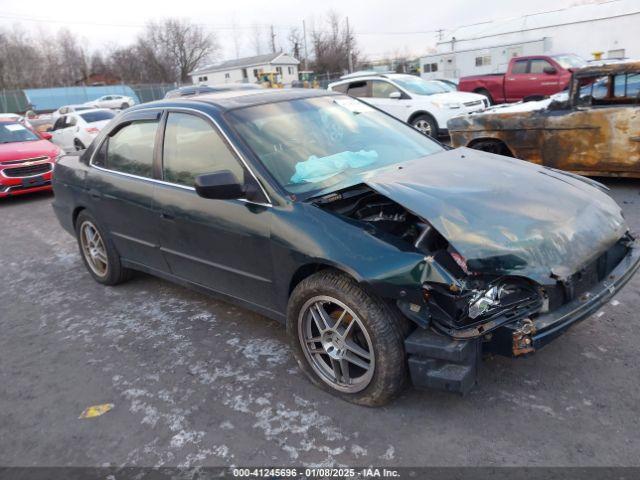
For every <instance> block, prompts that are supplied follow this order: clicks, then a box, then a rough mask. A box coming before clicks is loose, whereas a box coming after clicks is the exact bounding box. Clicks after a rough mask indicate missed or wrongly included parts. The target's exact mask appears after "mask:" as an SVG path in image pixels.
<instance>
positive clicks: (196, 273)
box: [155, 111, 274, 308]
mask: <svg viewBox="0 0 640 480" xmlns="http://www.w3.org/2000/svg"><path fill="white" fill-rule="evenodd" d="M162 160H163V163H162V178H163V183H162V184H158V185H157V187H156V192H155V196H156V200H157V203H158V208H159V210H160V217H161V227H160V232H161V233H160V247H161V249H162V252H163V254H164V257H165V258H166V261H167V263H168V264H169V267H170V268H171V272H172V273H173V274H174V275H176V276H178V277H180V278H183V279H186V280H189V281H191V282H195V283H197V284H199V285H203V286H205V287H207V288H210V289H212V290H215V291H217V292H220V293H222V294H225V295H228V296H231V297H234V298H239V299H241V300H244V301H247V302H250V303H251V304H254V305H259V306H262V307H266V308H273V307H274V295H273V283H272V276H273V272H272V260H271V244H270V235H269V224H270V219H271V206H270V205H265V204H256V203H251V202H248V201H242V200H213V199H207V198H202V197H200V196H199V195H198V194H197V193H196V192H195V189H194V188H193V186H194V182H195V177H196V176H198V175H200V174H204V173H212V172H216V171H220V170H230V171H231V172H233V173H234V175H235V176H236V177H237V178H238V180H240V181H241V182H245V181H246V180H247V178H248V177H249V175H250V174H249V172H248V171H247V169H246V168H245V166H244V165H243V163H242V162H241V160H240V159H239V158H238V156H237V155H236V153H235V151H234V150H233V148H232V147H231V146H230V145H229V143H228V142H227V140H226V139H225V137H224V136H223V135H222V134H221V133H220V131H219V130H218V128H217V127H216V126H215V125H214V124H213V123H212V122H211V121H210V119H208V118H206V117H204V116H200V115H196V114H195V113H186V112H179V111H170V112H169V113H168V116H167V117H166V126H165V127H164V138H163V158H162Z"/></svg>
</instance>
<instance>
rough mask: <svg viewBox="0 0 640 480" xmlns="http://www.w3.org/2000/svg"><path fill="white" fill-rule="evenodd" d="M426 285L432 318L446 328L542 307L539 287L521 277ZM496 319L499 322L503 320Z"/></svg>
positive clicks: (505, 317)
mask: <svg viewBox="0 0 640 480" xmlns="http://www.w3.org/2000/svg"><path fill="white" fill-rule="evenodd" d="M442 287H443V286H436V285H430V286H429V287H428V288H427V291H428V298H429V299H430V301H431V309H430V310H431V313H432V318H433V320H435V321H436V322H437V323H439V324H440V325H442V326H445V327H446V328H447V330H449V329H450V330H451V331H457V330H460V329H466V328H469V327H473V326H477V325H481V324H485V323H487V322H490V321H492V320H494V319H498V318H502V320H504V321H510V320H512V319H513V320H517V319H518V318H521V317H523V316H526V315H531V314H532V313H535V312H537V311H538V310H539V309H540V308H541V306H542V296H541V294H540V291H539V289H538V288H537V287H536V286H535V285H534V284H532V283H531V282H528V281H526V280H523V279H519V278H510V277H504V278H500V279H496V280H493V281H486V280H482V279H474V281H472V282H469V283H467V284H464V286H463V287H462V288H460V289H459V290H458V289H454V290H452V289H451V288H446V287H445V288H442ZM502 320H501V321H500V323H504V322H502Z"/></svg>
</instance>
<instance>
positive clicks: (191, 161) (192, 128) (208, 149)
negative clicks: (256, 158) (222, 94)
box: [162, 112, 244, 187]
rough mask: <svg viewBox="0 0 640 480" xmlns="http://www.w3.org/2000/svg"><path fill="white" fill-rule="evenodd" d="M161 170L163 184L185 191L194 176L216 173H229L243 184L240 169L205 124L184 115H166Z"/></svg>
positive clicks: (195, 118)
mask: <svg viewBox="0 0 640 480" xmlns="http://www.w3.org/2000/svg"><path fill="white" fill-rule="evenodd" d="M162 169H163V178H164V180H165V181H166V182H170V183H177V184H179V185H185V186H188V187H193V186H194V184H195V178H196V177H197V176H198V175H201V174H204V173H213V172H217V171H220V170H230V171H231V172H232V173H233V174H234V175H235V176H236V178H237V179H238V180H239V181H240V183H244V168H243V167H242V165H241V164H240V161H239V160H238V159H237V158H236V156H235V155H234V154H233V152H232V151H231V149H230V147H229V146H228V145H227V143H226V141H225V140H224V139H223V138H222V136H221V135H220V134H219V133H218V132H217V131H216V130H215V129H214V128H213V126H212V125H211V124H210V123H209V122H207V121H206V120H204V119H203V118H201V117H198V116H195V115H191V114H188V113H176V112H171V113H169V117H168V118H167V126H166V128H165V132H164V147H163V168H162Z"/></svg>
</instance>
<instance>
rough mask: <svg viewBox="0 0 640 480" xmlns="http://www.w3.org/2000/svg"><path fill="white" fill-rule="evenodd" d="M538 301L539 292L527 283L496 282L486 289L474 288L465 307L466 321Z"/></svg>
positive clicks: (511, 310)
mask: <svg viewBox="0 0 640 480" xmlns="http://www.w3.org/2000/svg"><path fill="white" fill-rule="evenodd" d="M538 302H540V294H539V293H538V291H537V290H536V289H535V288H534V287H533V286H531V285H529V284H527V283H521V284H520V283H509V282H504V283H503V282H496V283H494V284H492V285H490V286H489V287H488V288H486V289H482V290H475V291H474V292H473V294H472V295H471V298H470V299H469V303H468V306H467V309H466V317H467V319H466V320H467V321H471V322H473V321H474V320H477V319H482V318H488V317H493V316H495V315H497V314H502V313H505V314H507V313H509V312H514V311H516V310H517V309H518V308H519V307H522V306H523V305H532V304H536V303H538Z"/></svg>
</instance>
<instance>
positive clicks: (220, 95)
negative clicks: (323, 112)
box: [129, 88, 341, 111]
mask: <svg viewBox="0 0 640 480" xmlns="http://www.w3.org/2000/svg"><path fill="white" fill-rule="evenodd" d="M336 95H341V94H339V93H335V92H330V91H328V90H320V89H311V88H284V89H279V88H265V89H253V90H230V91H226V92H214V93H200V94H197V95H192V96H189V97H175V98H168V99H166V100H158V101H155V102H150V103H145V104H141V105H137V106H135V107H133V108H131V109H129V110H140V109H144V108H145V107H146V108H148V107H161V106H164V105H170V104H173V105H179V104H181V103H183V104H185V105H186V104H188V103H191V104H193V103H194V102H198V103H206V104H209V105H213V106H215V107H217V108H218V109H220V110H223V111H226V110H233V109H236V108H244V107H252V106H256V105H265V104H269V103H277V102H286V101H290V100H299V99H304V98H317V97H326V96H336Z"/></svg>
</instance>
